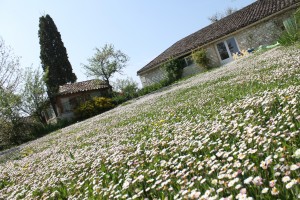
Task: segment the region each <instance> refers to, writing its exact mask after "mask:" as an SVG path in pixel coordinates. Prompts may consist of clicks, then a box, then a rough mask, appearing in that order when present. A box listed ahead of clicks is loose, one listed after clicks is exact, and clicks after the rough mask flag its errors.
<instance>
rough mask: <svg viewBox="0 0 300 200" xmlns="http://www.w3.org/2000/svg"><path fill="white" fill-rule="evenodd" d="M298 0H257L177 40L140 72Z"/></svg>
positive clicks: (290, 5) (288, 6) (140, 71)
mask: <svg viewBox="0 0 300 200" xmlns="http://www.w3.org/2000/svg"><path fill="white" fill-rule="evenodd" d="M299 2H300V0H257V1H255V2H254V3H252V4H250V5H248V6H246V7H244V8H242V9H241V10H239V11H236V12H235V13H233V14H231V15H229V16H227V17H224V18H223V19H221V20H219V21H217V22H215V23H213V24H210V25H209V26H207V27H205V28H203V29H201V30H199V31H197V32H195V33H193V34H191V35H189V36H187V37H185V38H183V39H181V40H179V41H178V42H176V43H175V44H173V45H172V46H171V47H169V48H168V49H166V50H165V51H164V52H163V53H161V54H160V55H159V56H157V57H156V58H155V59H154V60H152V61H151V62H150V63H148V64H147V65H146V66H144V67H143V68H142V69H140V70H139V71H138V72H137V73H138V74H140V73H142V72H144V71H146V70H148V69H151V68H154V67H156V66H157V65H159V64H161V63H163V62H165V61H166V60H167V59H169V58H170V57H177V56H183V55H184V54H186V53H189V52H190V51H192V50H193V49H196V48H197V47H200V46H202V45H205V44H207V43H209V42H212V41H214V40H216V39H218V38H221V37H223V36H226V35H228V34H230V33H233V32H235V31H237V30H239V29H241V28H244V27H246V26H248V25H251V24H253V23H255V22H257V21H259V20H262V19H264V18H266V17H268V16H271V15H273V14H276V13H278V12H280V11H281V10H284V9H287V8H294V7H296V6H298V3H299Z"/></svg>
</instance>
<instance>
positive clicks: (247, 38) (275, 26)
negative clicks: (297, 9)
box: [235, 10, 294, 50]
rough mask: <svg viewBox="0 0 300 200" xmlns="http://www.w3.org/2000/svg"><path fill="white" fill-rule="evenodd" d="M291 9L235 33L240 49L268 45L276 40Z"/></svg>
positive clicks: (290, 13)
mask: <svg viewBox="0 0 300 200" xmlns="http://www.w3.org/2000/svg"><path fill="white" fill-rule="evenodd" d="M293 12H294V10H293V11H289V12H287V13H284V14H282V15H279V16H277V17H274V18H272V19H269V20H267V21H263V22H261V23H259V24H257V25H255V26H252V27H250V28H248V29H245V30H243V31H241V32H239V33H238V34H236V35H235V39H236V41H237V43H238V45H239V48H240V50H247V49H248V48H257V47H259V46H261V45H270V44H273V43H274V42H276V41H277V39H278V38H279V36H280V35H281V33H282V31H283V30H284V26H283V21H284V20H286V19H288V18H289V17H290V16H291V15H292V13H293Z"/></svg>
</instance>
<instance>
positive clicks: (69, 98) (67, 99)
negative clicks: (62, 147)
mask: <svg viewBox="0 0 300 200" xmlns="http://www.w3.org/2000/svg"><path fill="white" fill-rule="evenodd" d="M109 90H110V87H109V86H108V85H107V84H106V83H105V82H104V81H101V80H98V79H93V80H88V81H82V82H77V83H68V84H65V85H62V86H59V91H58V94H57V95H56V98H55V104H56V110H57V113H58V117H57V118H59V119H68V120H70V119H72V118H74V109H75V108H76V107H77V106H78V105H80V104H81V103H83V102H85V101H88V100H91V99H92V98H93V97H105V96H107V95H108V93H109ZM45 118H46V121H47V122H50V121H56V119H57V118H56V117H55V115H54V112H53V110H52V109H49V110H48V111H47V112H45Z"/></svg>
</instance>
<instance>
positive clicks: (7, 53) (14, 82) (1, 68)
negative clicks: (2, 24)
mask: <svg viewBox="0 0 300 200" xmlns="http://www.w3.org/2000/svg"><path fill="white" fill-rule="evenodd" d="M21 76H22V73H21V67H20V63H19V57H16V56H14V55H13V53H12V50H11V48H9V47H7V46H5V43H4V40H3V39H2V38H0V88H1V89H3V90H6V91H10V92H14V91H15V90H16V89H17V87H18V86H19V84H20V82H21V80H22V79H21Z"/></svg>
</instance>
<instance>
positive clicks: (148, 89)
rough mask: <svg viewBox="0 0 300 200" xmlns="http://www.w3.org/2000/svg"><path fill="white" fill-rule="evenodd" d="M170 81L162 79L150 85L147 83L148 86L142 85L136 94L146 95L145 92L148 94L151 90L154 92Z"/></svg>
mask: <svg viewBox="0 0 300 200" xmlns="http://www.w3.org/2000/svg"><path fill="white" fill-rule="evenodd" d="M170 84H171V82H170V81H169V79H164V80H162V81H160V82H158V83H154V84H152V85H149V86H146V87H143V88H142V89H141V90H140V91H139V92H138V95H139V96H143V95H146V94H149V93H151V92H154V91H156V90H159V89H161V88H163V87H166V86H168V85H170Z"/></svg>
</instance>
